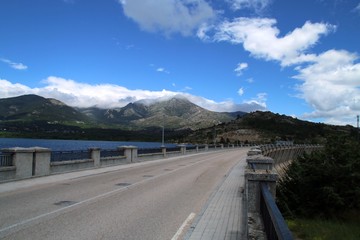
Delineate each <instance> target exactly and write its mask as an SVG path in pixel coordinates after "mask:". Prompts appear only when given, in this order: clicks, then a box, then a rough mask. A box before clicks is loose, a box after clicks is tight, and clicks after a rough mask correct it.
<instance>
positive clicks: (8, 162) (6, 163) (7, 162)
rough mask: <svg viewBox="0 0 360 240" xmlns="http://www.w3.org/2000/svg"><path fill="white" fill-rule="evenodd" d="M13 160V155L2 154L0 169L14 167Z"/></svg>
mask: <svg viewBox="0 0 360 240" xmlns="http://www.w3.org/2000/svg"><path fill="white" fill-rule="evenodd" d="M13 165H14V163H13V160H12V156H11V154H1V153H0V167H10V166H13Z"/></svg>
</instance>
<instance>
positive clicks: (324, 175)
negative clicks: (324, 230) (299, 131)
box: [277, 136, 360, 218]
mask: <svg viewBox="0 0 360 240" xmlns="http://www.w3.org/2000/svg"><path fill="white" fill-rule="evenodd" d="M277 202H278V205H279V208H280V209H281V211H282V212H283V214H284V215H285V216H288V217H289V216H290V217H324V218H325V217H340V216H342V215H343V213H346V212H348V211H351V210H358V209H359V208H360V144H359V143H358V142H356V141H355V140H353V139H351V138H349V137H345V136H342V137H339V136H337V137H332V138H330V139H328V141H327V144H326V146H325V148H324V150H322V151H317V152H313V153H312V154H310V155H308V154H305V155H303V156H301V157H299V158H298V159H297V160H295V161H293V162H292V163H291V164H289V166H288V168H287V170H286V172H285V174H284V176H283V177H282V178H281V179H280V181H279V184H278V187H277Z"/></svg>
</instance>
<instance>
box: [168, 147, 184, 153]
mask: <svg viewBox="0 0 360 240" xmlns="http://www.w3.org/2000/svg"><path fill="white" fill-rule="evenodd" d="M180 151H181V148H180V147H172V148H167V149H166V152H180Z"/></svg>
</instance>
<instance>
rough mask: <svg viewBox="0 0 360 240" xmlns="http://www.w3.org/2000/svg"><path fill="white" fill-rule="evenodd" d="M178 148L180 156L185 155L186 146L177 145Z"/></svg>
mask: <svg viewBox="0 0 360 240" xmlns="http://www.w3.org/2000/svg"><path fill="white" fill-rule="evenodd" d="M179 147H180V151H181V154H182V155H185V154H186V145H183V144H182V145H179Z"/></svg>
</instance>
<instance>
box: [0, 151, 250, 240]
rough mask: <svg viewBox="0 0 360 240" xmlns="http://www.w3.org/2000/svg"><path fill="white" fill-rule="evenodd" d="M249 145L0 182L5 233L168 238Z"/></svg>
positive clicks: (1, 232) (0, 231)
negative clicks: (48, 178)
mask: <svg viewBox="0 0 360 240" xmlns="http://www.w3.org/2000/svg"><path fill="white" fill-rule="evenodd" d="M246 151H247V149H230V150H224V151H217V152H211V153H201V154H195V155H187V156H184V157H176V158H171V159H165V160H157V161H151V162H146V163H140V164H131V165H124V166H121V167H120V168H119V169H116V170H112V171H109V172H106V171H105V172H104V170H103V169H102V170H101V171H100V172H96V171H93V172H92V174H91V175H88V176H86V175H84V174H82V173H81V172H79V173H78V176H77V175H74V173H73V175H72V177H71V178H70V179H62V178H61V175H59V176H58V179H56V181H46V177H45V178H39V179H31V180H25V181H19V182H15V183H6V184H0V238H1V239H68V240H69V239H87V240H88V239H126V240H130V239H139V240H140V239H141V240H143V239H154V240H161V239H166V240H170V239H172V238H173V237H174V235H176V233H177V232H178V230H179V228H180V227H181V226H182V225H183V223H184V221H185V220H186V219H189V216H192V217H194V216H197V215H198V214H199V212H200V211H201V210H202V208H203V207H204V206H205V205H206V201H207V200H208V199H209V197H210V195H211V194H212V193H213V192H214V191H215V190H216V188H217V187H218V186H219V185H220V184H221V182H222V181H223V179H224V177H225V176H226V174H228V173H229V171H230V170H231V168H232V167H233V166H235V165H236V164H237V163H238V162H239V161H240V159H241V158H242V157H241V156H244V155H245V154H246ZM64 176H65V175H64ZM42 179H43V180H42ZM31 181H33V182H36V184H35V183H33V184H32V183H31ZM11 184H13V185H11ZM2 185H3V186H2ZM25 186H26V187H25ZM186 230H187V229H186V227H185V228H184V229H183V232H186Z"/></svg>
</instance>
